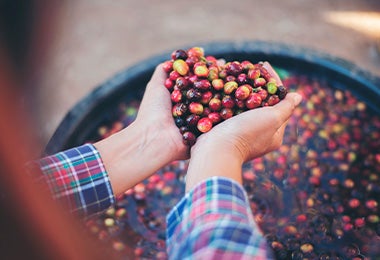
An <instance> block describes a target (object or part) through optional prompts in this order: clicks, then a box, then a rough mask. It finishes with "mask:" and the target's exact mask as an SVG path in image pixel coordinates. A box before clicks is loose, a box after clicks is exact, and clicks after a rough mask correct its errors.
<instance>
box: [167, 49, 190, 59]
mask: <svg viewBox="0 0 380 260" xmlns="http://www.w3.org/2000/svg"><path fill="white" fill-rule="evenodd" d="M171 56H172V59H173V60H177V59H181V60H186V59H187V57H188V56H187V52H186V51H185V50H175V51H173V52H172V55H171Z"/></svg>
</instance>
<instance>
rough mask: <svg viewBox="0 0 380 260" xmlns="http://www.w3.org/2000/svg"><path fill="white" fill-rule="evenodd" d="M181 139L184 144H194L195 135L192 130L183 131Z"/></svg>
mask: <svg viewBox="0 0 380 260" xmlns="http://www.w3.org/2000/svg"><path fill="white" fill-rule="evenodd" d="M182 140H183V143H184V144H185V145H188V146H192V145H194V144H195V141H196V136H195V135H194V134H193V133H192V132H184V133H183V134H182Z"/></svg>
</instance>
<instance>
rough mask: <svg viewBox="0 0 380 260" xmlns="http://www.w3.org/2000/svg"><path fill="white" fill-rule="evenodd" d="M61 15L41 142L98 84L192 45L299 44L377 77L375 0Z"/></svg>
mask: <svg viewBox="0 0 380 260" xmlns="http://www.w3.org/2000/svg"><path fill="white" fill-rule="evenodd" d="M56 11H57V12H56V14H55V17H56V23H55V24H54V27H53V29H52V32H53V33H52V34H51V35H50V36H49V37H48V38H46V39H44V41H45V45H47V46H48V48H47V49H46V53H45V55H46V56H45V57H46V59H45V60H44V62H43V63H42V67H40V69H39V70H38V71H37V72H36V73H37V84H36V85H37V92H36V93H35V94H34V95H35V96H34V100H35V102H34V108H35V111H34V112H35V113H36V114H37V115H38V124H39V125H40V126H41V128H40V129H41V131H40V138H41V142H42V144H43V145H45V144H46V143H47V141H48V140H49V138H50V137H51V135H52V134H53V132H54V131H55V129H56V128H57V126H58V125H59V123H60V122H61V120H62V119H63V117H64V116H65V114H66V113H67V111H68V110H70V108H71V107H72V106H74V105H75V104H76V103H77V102H79V101H80V100H81V99H82V98H83V97H84V96H86V95H87V94H88V93H89V92H90V91H91V90H92V89H94V88H95V87H96V86H98V85H99V84H100V83H102V82H103V81H105V80H106V79H108V78H110V77H112V76H113V75H114V74H115V73H117V72H119V71H121V70H123V69H125V68H126V67H129V66H132V65H133V64H135V63H138V62H139V61H141V60H144V59H146V58H148V57H150V56H152V55H157V54H160V53H162V52H167V51H170V50H174V49H176V48H178V47H181V46H189V45H193V43H194V44H196V43H199V42H210V41H222V40H228V41H243V40H267V41H275V42H282V43H286V44H294V45H299V46H304V47H309V48H313V49H316V50H319V51H323V52H327V53H330V54H332V55H335V56H338V57H341V58H344V59H347V60H349V61H352V62H355V63H356V64H357V65H359V66H361V67H362V68H363V69H366V70H369V71H370V72H372V73H374V74H377V75H379V76H380V69H379V68H380V57H379V55H380V54H378V53H377V52H376V47H375V45H376V41H379V39H380V1H378V0H360V1H358V0H319V1H308V0H286V1H275V0H266V1H257V0H240V1H230V0H214V1H203V0H193V1H178V0H167V1H149V0H138V1H136V0H124V1H121V0H120V1H117V0H109V1H106V0H71V1H62V2H61V3H60V4H59V5H57V7H56ZM49 22H50V21H46V23H47V24H49ZM206 51H207V50H206Z"/></svg>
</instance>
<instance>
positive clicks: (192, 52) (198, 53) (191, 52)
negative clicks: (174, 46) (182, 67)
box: [187, 47, 204, 58]
mask: <svg viewBox="0 0 380 260" xmlns="http://www.w3.org/2000/svg"><path fill="white" fill-rule="evenodd" d="M187 55H188V56H189V57H192V56H194V57H198V58H200V57H203V56H204V49H203V48H202V47H192V48H190V49H188V50H187Z"/></svg>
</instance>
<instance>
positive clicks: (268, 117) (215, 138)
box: [186, 63, 301, 190]
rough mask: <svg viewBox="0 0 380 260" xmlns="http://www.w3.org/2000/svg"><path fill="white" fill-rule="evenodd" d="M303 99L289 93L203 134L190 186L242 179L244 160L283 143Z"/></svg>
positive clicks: (190, 170) (192, 163)
mask: <svg viewBox="0 0 380 260" xmlns="http://www.w3.org/2000/svg"><path fill="white" fill-rule="evenodd" d="M264 66H265V68H266V69H267V70H268V71H269V72H270V73H271V74H272V76H273V77H274V78H275V79H276V83H277V85H282V82H281V80H280V78H279V77H278V75H277V74H276V73H275V72H274V70H273V68H272V67H271V66H270V65H269V63H264ZM300 102H301V96H300V95H299V94H297V93H288V94H287V96H286V98H285V99H283V100H281V101H280V102H279V103H277V104H276V105H274V106H268V107H262V108H255V109H252V110H249V111H245V112H243V113H241V114H239V115H236V116H234V117H232V118H229V119H228V120H225V121H223V122H222V123H220V124H218V125H216V126H215V127H213V128H212V129H211V130H210V131H209V132H207V133H204V134H202V135H201V136H199V137H198V139H197V142H196V143H195V145H194V146H193V147H192V148H191V159H190V163H189V168H188V172H187V177H186V180H187V181H186V189H187V190H189V189H191V188H192V187H194V186H195V185H196V184H197V183H199V182H200V181H202V180H205V179H207V178H209V177H212V176H222V177H228V178H232V179H234V180H236V181H238V182H240V183H241V182H242V179H241V167H242V165H243V163H244V162H247V161H249V160H251V159H254V158H257V157H260V156H262V155H264V154H266V153H268V152H271V151H273V150H275V149H277V148H279V147H280V145H281V144H282V141H283V136H284V131H285V127H286V125H287V122H288V120H289V118H290V116H291V115H292V113H293V111H294V109H295V107H296V106H297V105H298V104H299V103H300Z"/></svg>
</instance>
